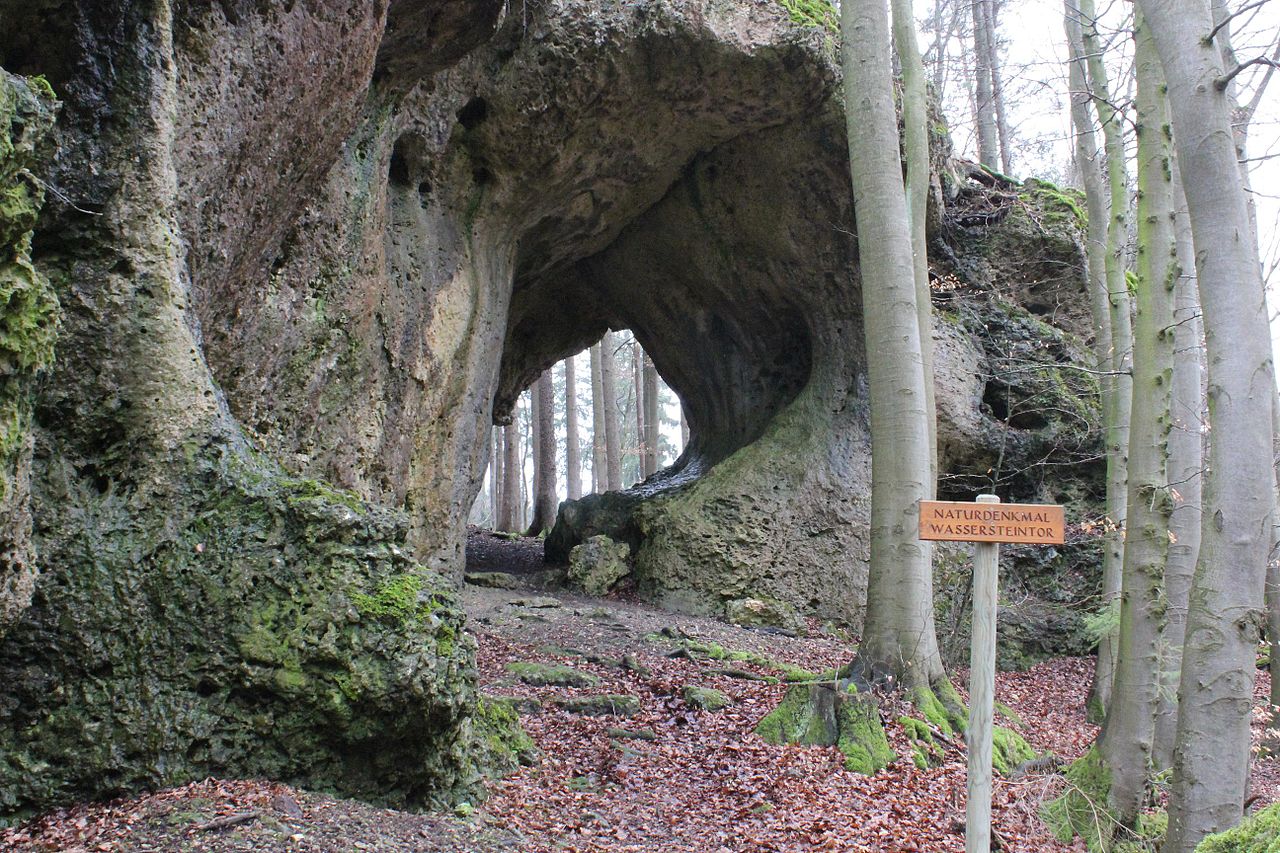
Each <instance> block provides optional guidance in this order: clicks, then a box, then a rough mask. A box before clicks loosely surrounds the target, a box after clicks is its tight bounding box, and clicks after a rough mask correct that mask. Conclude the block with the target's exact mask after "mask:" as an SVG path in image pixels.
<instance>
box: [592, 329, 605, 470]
mask: <svg viewBox="0 0 1280 853" xmlns="http://www.w3.org/2000/svg"><path fill="white" fill-rule="evenodd" d="M605 454H606V451H605V435H604V390H603V383H602V381H601V378H600V343H599V342H598V341H597V342H596V343H595V344H594V345H593V346H592V347H591V482H592V491H593V492H595V493H596V494H600V493H602V492H606V491H608V489H609V478H608V474H607V473H606V468H607V463H606V461H605V459H606V455H605Z"/></svg>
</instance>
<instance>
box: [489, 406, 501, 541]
mask: <svg viewBox="0 0 1280 853" xmlns="http://www.w3.org/2000/svg"><path fill="white" fill-rule="evenodd" d="M501 486H502V430H500V429H498V428H497V427H489V526H490V527H491V528H493V529H494V530H497V529H498V511H499V509H500V507H499V505H498V502H499V494H498V493H499V491H500V489H501Z"/></svg>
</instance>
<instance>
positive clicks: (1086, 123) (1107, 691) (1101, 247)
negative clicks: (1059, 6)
mask: <svg viewBox="0 0 1280 853" xmlns="http://www.w3.org/2000/svg"><path fill="white" fill-rule="evenodd" d="M1075 3H1076V0H1066V2H1065V6H1066V8H1065V14H1064V19H1063V20H1064V24H1065V27H1066V31H1067V46H1068V50H1069V52H1070V56H1071V61H1070V65H1069V69H1068V71H1069V78H1070V88H1071V123H1072V125H1074V127H1075V139H1076V141H1075V160H1076V164H1077V166H1078V167H1079V169H1080V175H1081V178H1082V180H1083V183H1084V190H1085V206H1086V210H1087V212H1088V219H1089V221H1088V235H1087V243H1088V246H1087V260H1088V264H1089V270H1088V277H1089V305H1090V309H1091V312H1092V314H1093V325H1094V328H1095V329H1096V336H1095V338H1094V342H1093V351H1094V357H1095V360H1096V365H1097V369H1098V371H1099V374H1100V375H1099V377H1098V385H1099V387H1100V390H1101V396H1102V419H1103V429H1104V432H1105V430H1106V428H1107V425H1108V424H1111V423H1113V422H1114V420H1115V414H1114V413H1115V400H1116V377H1115V376H1114V375H1113V373H1112V369H1113V367H1114V361H1113V358H1112V356H1113V352H1114V347H1113V345H1112V341H1111V313H1110V312H1111V301H1110V299H1109V298H1108V295H1107V269H1106V268H1107V232H1108V225H1107V221H1108V218H1109V216H1108V213H1107V210H1108V207H1109V202H1108V196H1107V193H1106V187H1105V183H1104V181H1103V177H1102V165H1101V164H1102V161H1103V159H1105V155H1104V154H1103V153H1102V152H1101V151H1099V149H1098V142H1097V135H1096V134H1095V133H1094V129H1093V128H1094V119H1093V112H1092V111H1091V110H1090V104H1091V102H1092V99H1091V98H1090V97H1089V84H1088V72H1087V70H1086V59H1085V46H1084V35H1083V32H1082V28H1081V22H1080V10H1079V9H1078V8H1077V7H1076V5H1075ZM1108 448H1109V445H1108ZM1107 470H1108V479H1107V488H1108V494H1110V490H1111V489H1112V487H1113V481H1112V478H1111V477H1110V473H1111V470H1112V465H1111V461H1110V453H1108V463H1107ZM1110 507H1111V504H1110V503H1108V508H1109V509H1110ZM1110 535H1111V534H1110V533H1107V534H1106V536H1107V541H1106V543H1105V545H1104V550H1103V579H1104V580H1103V591H1104V606H1108V607H1109V606H1110V604H1109V602H1110V599H1109V598H1108V597H1107V593H1106V591H1107V590H1108V589H1109V588H1110V587H1108V585H1107V580H1108V579H1115V578H1118V577H1119V569H1118V568H1117V566H1116V565H1115V561H1116V558H1117V556H1118V555H1117V553H1116V552H1115V551H1114V550H1113V548H1112V544H1113V543H1112V542H1111V539H1110ZM1114 670H1115V654H1114V645H1113V643H1112V638H1111V634H1110V632H1107V633H1106V634H1104V635H1103V636H1102V637H1100V638H1099V641H1098V662H1097V666H1096V667H1095V669H1094V680H1093V686H1092V688H1091V689H1090V694H1089V702H1088V714H1089V718H1090V719H1092V720H1094V721H1095V722H1101V721H1102V718H1103V716H1104V715H1105V713H1106V705H1107V702H1108V701H1109V700H1110V697H1111V677H1112V673H1113V672H1114Z"/></svg>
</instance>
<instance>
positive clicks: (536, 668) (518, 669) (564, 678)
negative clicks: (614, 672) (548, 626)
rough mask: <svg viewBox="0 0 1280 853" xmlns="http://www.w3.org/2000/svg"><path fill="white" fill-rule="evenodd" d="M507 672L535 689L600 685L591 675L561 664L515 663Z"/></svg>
mask: <svg viewBox="0 0 1280 853" xmlns="http://www.w3.org/2000/svg"><path fill="white" fill-rule="evenodd" d="M507 672H510V673H511V674H512V675H514V676H515V677H517V678H519V679H520V680H521V681H523V682H524V683H525V684H530V685H532V686H534V687H547V686H553V687H595V686H596V685H597V684H599V683H600V679H599V678H597V677H596V676H594V675H592V674H591V673H589V672H583V671H581V670H578V669H574V668H573V667H571V666H565V665H564V664H561V663H537V662H536V661H513V662H511V663H509V664H507Z"/></svg>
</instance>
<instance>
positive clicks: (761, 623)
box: [724, 598, 804, 633]
mask: <svg viewBox="0 0 1280 853" xmlns="http://www.w3.org/2000/svg"><path fill="white" fill-rule="evenodd" d="M724 615H725V619H726V620H727V621H729V622H732V623H733V624H734V625H741V626H742V627H744V628H778V629H781V630H783V631H789V632H792V633H798V632H799V631H801V630H803V629H804V621H803V620H802V619H801V618H800V614H799V613H797V612H796V609H795V607H793V606H791V605H790V604H788V603H786V602H785V601H778V600H777V599H776V598H735V599H733V600H732V601H726V602H725V605H724Z"/></svg>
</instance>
